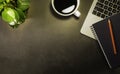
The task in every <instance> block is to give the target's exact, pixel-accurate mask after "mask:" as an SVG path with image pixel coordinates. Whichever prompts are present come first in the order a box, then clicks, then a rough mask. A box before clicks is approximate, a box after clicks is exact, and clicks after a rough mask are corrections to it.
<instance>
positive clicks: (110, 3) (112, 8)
mask: <svg viewBox="0 0 120 74" xmlns="http://www.w3.org/2000/svg"><path fill="white" fill-rule="evenodd" d="M92 13H93V14H94V15H97V16H98V17H101V18H106V17H109V16H111V15H113V14H117V13H120V0H98V2H97V4H96V6H95V8H94V10H93V12H92Z"/></svg>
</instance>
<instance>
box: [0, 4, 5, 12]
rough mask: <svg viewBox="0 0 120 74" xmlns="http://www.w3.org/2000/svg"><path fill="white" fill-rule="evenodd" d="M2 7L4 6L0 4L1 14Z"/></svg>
mask: <svg viewBox="0 0 120 74" xmlns="http://www.w3.org/2000/svg"><path fill="white" fill-rule="evenodd" d="M3 6H4V5H3V4H2V3H1V4H0V12H1V11H2V9H3Z"/></svg>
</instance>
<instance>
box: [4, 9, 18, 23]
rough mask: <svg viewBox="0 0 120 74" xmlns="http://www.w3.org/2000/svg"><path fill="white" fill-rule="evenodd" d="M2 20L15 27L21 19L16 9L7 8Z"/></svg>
mask: <svg viewBox="0 0 120 74" xmlns="http://www.w3.org/2000/svg"><path fill="white" fill-rule="evenodd" d="M2 19H3V20H4V21H6V22H8V23H9V24H10V25H15V24H17V22H18V20H19V19H20V17H19V14H18V13H17V11H16V10H15V9H12V8H5V9H4V11H3V12H2Z"/></svg>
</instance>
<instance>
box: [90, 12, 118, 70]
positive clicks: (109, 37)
mask: <svg viewBox="0 0 120 74" xmlns="http://www.w3.org/2000/svg"><path fill="white" fill-rule="evenodd" d="M109 25H111V27H110V26H109ZM91 29H92V32H93V35H94V36H95V38H96V39H97V41H98V43H99V45H100V47H101V49H102V52H103V54H104V56H105V58H106V61H107V63H108V65H109V67H110V68H116V67H118V66H120V14H116V15H114V16H111V17H109V18H106V19H104V20H102V21H100V22H97V23H95V24H93V25H92V26H91ZM111 29H112V30H111ZM115 48H116V49H115Z"/></svg>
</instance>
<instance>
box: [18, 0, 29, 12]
mask: <svg viewBox="0 0 120 74" xmlns="http://www.w3.org/2000/svg"><path fill="white" fill-rule="evenodd" d="M17 4H18V8H20V9H21V10H23V11H25V10H26V9H28V8H29V6H30V0H17Z"/></svg>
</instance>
